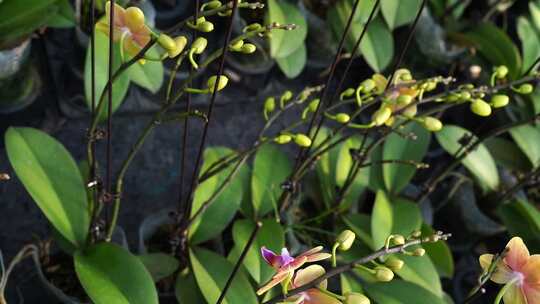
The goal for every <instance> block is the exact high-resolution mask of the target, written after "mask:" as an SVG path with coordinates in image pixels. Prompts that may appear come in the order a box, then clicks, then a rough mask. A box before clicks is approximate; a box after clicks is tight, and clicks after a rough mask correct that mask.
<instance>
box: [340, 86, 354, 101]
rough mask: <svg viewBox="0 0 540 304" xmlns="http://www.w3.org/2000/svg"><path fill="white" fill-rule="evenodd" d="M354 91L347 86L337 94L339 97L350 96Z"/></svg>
mask: <svg viewBox="0 0 540 304" xmlns="http://www.w3.org/2000/svg"><path fill="white" fill-rule="evenodd" d="M354 92H356V90H355V89H353V88H348V89H346V90H345V91H343V92H341V94H340V95H339V97H340V98H341V99H343V97H351V96H353V95H354Z"/></svg>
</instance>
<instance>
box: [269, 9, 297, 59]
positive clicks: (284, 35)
mask: <svg viewBox="0 0 540 304" xmlns="http://www.w3.org/2000/svg"><path fill="white" fill-rule="evenodd" d="M267 7H268V14H267V16H266V20H267V24H271V23H273V22H277V23H279V24H295V25H296V29H294V30H292V31H284V30H276V31H272V36H271V37H270V55H271V56H272V58H283V57H287V56H289V55H291V54H293V53H294V52H295V51H296V50H298V48H300V47H301V46H302V45H303V44H304V40H306V37H307V22H306V18H305V17H304V15H303V14H302V13H301V12H300V10H299V9H298V7H297V6H295V5H293V4H291V3H289V2H288V1H284V0H281V1H280V0H268V1H267Z"/></svg>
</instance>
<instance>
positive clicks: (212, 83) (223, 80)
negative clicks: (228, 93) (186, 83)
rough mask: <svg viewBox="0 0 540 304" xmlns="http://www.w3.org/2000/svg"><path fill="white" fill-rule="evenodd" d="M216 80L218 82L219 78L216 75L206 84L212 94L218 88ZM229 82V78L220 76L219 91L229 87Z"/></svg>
mask: <svg viewBox="0 0 540 304" xmlns="http://www.w3.org/2000/svg"><path fill="white" fill-rule="evenodd" d="M216 80H217V76H215V75H214V76H212V77H210V78H208V82H207V83H206V84H207V86H208V90H210V93H213V92H214V88H215V87H216ZM228 82H229V78H227V76H224V75H221V76H219V82H218V84H217V90H218V91H221V90H223V89H224V88H225V87H226V86H227V83H228Z"/></svg>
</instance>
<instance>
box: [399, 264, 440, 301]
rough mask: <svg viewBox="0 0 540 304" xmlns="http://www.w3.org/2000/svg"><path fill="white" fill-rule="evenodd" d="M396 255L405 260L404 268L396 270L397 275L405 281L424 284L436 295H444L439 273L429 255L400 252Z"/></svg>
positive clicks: (424, 286) (423, 285)
mask: <svg viewBox="0 0 540 304" xmlns="http://www.w3.org/2000/svg"><path fill="white" fill-rule="evenodd" d="M396 256H397V257H398V258H400V259H402V260H403V262H405V264H404V265H403V268H401V269H400V270H398V271H396V274H397V275H399V276H400V277H401V278H402V279H404V280H405V281H408V282H411V283H415V284H417V285H419V286H422V287H423V288H425V289H426V290H429V291H431V292H432V293H433V294H434V295H436V296H438V297H442V287H441V281H440V280H439V273H438V272H437V269H436V268H435V266H434V265H433V262H431V259H430V258H429V257H428V256H427V255H424V256H422V257H414V256H408V255H403V254H400V255H396Z"/></svg>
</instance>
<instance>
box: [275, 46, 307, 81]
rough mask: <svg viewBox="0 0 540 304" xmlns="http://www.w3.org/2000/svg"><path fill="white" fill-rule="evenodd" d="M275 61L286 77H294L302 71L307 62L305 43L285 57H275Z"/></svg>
mask: <svg viewBox="0 0 540 304" xmlns="http://www.w3.org/2000/svg"><path fill="white" fill-rule="evenodd" d="M276 62H277V64H278V66H279V68H280V69H281V71H282V72H283V74H285V76H287V78H295V77H296V76H298V75H300V73H302V70H304V67H305V66H306V62H307V49H306V45H305V44H302V45H301V46H300V47H299V48H297V49H296V50H295V51H294V52H292V53H291V54H290V55H288V56H286V57H281V58H276Z"/></svg>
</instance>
